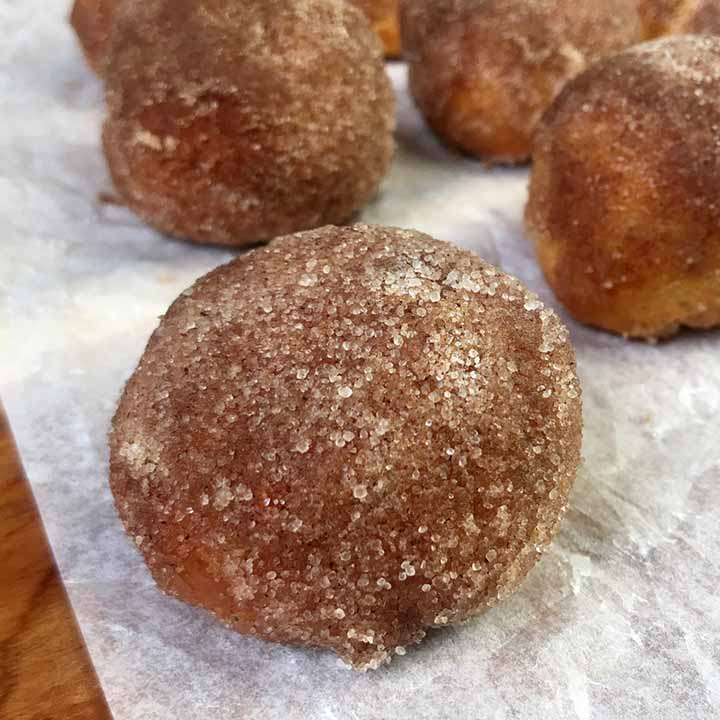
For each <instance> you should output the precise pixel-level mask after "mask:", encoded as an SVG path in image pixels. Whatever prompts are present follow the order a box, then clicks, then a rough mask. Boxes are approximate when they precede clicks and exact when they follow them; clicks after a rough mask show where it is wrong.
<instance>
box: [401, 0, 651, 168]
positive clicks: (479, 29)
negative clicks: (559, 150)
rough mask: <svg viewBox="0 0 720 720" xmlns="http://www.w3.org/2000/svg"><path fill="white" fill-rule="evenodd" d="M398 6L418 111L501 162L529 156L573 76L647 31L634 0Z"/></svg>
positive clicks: (459, 141) (455, 140) (459, 142)
mask: <svg viewBox="0 0 720 720" xmlns="http://www.w3.org/2000/svg"><path fill="white" fill-rule="evenodd" d="M400 12H401V28H402V35H403V46H404V52H405V56H406V57H407V59H408V61H409V66H410V90H411V92H412V95H413V97H414V99H415V102H416V104H417V105H418V107H419V109H420V110H421V112H422V113H423V115H424V116H425V118H426V120H427V121H428V123H429V125H430V126H431V127H432V128H433V130H434V131H435V132H436V133H437V134H438V136H439V137H440V138H441V139H443V140H444V141H445V142H447V143H448V144H450V145H452V146H455V147H457V148H459V149H461V150H463V151H464V152H467V153H470V154H472V155H475V156H478V157H481V158H483V159H485V160H489V161H493V162H519V161H523V160H526V159H527V158H528V156H529V155H530V150H531V143H532V133H533V130H534V127H535V125H536V123H537V121H538V120H539V118H540V115H541V114H542V112H543V111H544V110H545V109H546V108H547V107H548V105H550V103H551V102H552V100H553V99H554V98H555V97H556V96H557V94H558V93H559V92H560V90H561V89H562V87H563V86H564V85H565V83H566V82H567V81H568V80H569V79H570V78H572V77H574V76H575V75H577V74H578V73H580V72H582V71H583V70H584V69H585V68H586V67H587V65H588V64H589V63H590V62H592V61H593V60H595V59H596V58H598V57H601V56H603V55H606V54H609V53H611V52H614V51H617V50H620V49H622V48H625V47H627V46H628V45H630V44H632V43H633V42H636V41H638V40H639V39H640V38H641V28H640V21H639V18H638V15H637V10H636V7H635V4H634V0H609V1H605V0H604V1H603V2H577V1H576V0H560V2H558V1H557V0H403V1H402V2H401V4H400Z"/></svg>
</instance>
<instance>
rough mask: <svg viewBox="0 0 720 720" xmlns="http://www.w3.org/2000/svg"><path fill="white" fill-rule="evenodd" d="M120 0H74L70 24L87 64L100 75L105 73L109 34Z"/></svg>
mask: <svg viewBox="0 0 720 720" xmlns="http://www.w3.org/2000/svg"><path fill="white" fill-rule="evenodd" d="M121 2H122V0H75V4H74V5H73V9H72V12H71V14H70V24H71V25H72V27H73V29H74V30H75V34H76V35H77V38H78V40H79V42H80V46H81V48H82V50H83V53H84V54H85V59H86V60H87V62H88V65H90V67H91V68H92V69H93V70H94V71H95V72H96V73H97V74H98V75H100V76H102V75H104V73H105V65H106V64H107V59H108V52H109V49H110V34H111V32H112V27H113V23H114V22H115V15H116V13H117V10H118V8H119V7H120V3H121Z"/></svg>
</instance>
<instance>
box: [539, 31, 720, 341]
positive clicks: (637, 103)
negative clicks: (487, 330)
mask: <svg viewBox="0 0 720 720" xmlns="http://www.w3.org/2000/svg"><path fill="white" fill-rule="evenodd" d="M718 187H720V39H718V38H714V37H709V36H708V37H701V36H684V37H672V38H666V39H663V40H656V41H654V42H651V43H647V44H645V45H639V46H637V47H635V48H632V49H630V50H627V51H626V52H624V53H621V54H619V55H617V56H615V57H613V58H608V59H606V60H604V61H602V62H600V63H598V64H597V65H595V66H594V67H592V68H591V69H590V70H588V71H587V73H585V74H583V75H582V76H580V77H579V78H577V79H576V80H575V81H573V82H572V83H571V84H570V85H569V86H568V87H567V88H566V89H565V91H564V92H563V93H562V95H561V96H560V97H559V98H558V100H557V102H556V103H555V104H554V105H553V107H552V108H551V109H550V110H549V111H548V112H547V114H546V115H545V117H544V118H543V121H542V122H541V124H540V127H539V129H538V133H537V141H536V146H535V153H534V160H533V172H532V180H531V185H530V200H529V204H528V207H527V213H526V219H527V227H528V231H529V233H530V235H531V236H532V237H533V238H534V240H535V243H536V245H537V251H538V255H539V258H540V263H541V264H542V267H543V270H544V271H545V275H546V277H547V280H548V282H549V283H550V285H551V286H552V287H553V289H554V290H555V293H556V295H557V296H558V298H559V299H560V300H561V301H562V302H563V304H565V306H566V307H567V308H568V310H569V311H570V312H571V313H572V314H573V315H574V316H575V317H576V318H577V319H578V320H581V321H582V322H585V323H588V324H590V325H596V326H598V327H601V328H605V329H607V330H612V331H614V332H617V333H622V334H624V335H628V336H633V337H646V338H658V337H663V336H668V335H672V334H673V333H675V332H676V331H677V330H678V328H679V327H680V326H683V325H685V326H690V327H696V328H709V327H712V326H714V325H718V324H719V323H720V203H718Z"/></svg>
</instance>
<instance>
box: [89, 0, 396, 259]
mask: <svg viewBox="0 0 720 720" xmlns="http://www.w3.org/2000/svg"><path fill="white" fill-rule="evenodd" d="M106 80H107V100H108V107H109V117H108V120H107V122H106V124H105V128H104V133H103V138H104V147H105V153H106V156H107V159H108V163H109V166H110V170H111V173H112V176H113V180H114V181H115V184H116V187H117V189H118V192H119V193H120V194H121V195H122V197H123V200H124V201H125V202H126V203H127V204H128V206H129V207H130V208H131V209H132V210H134V211H135V212H137V213H138V214H139V215H140V216H142V217H143V218H144V219H145V220H147V221H148V222H149V223H150V224H152V225H154V226H155V227H156V228H158V229H160V230H162V231H164V232H167V233H170V234H172V235H177V236H180V237H184V238H187V239H191V240H195V241H197V242H212V243H221V244H227V245H247V244H251V243H255V242H258V241H263V240H268V239H270V238H272V237H275V236H276V235H279V234H283V233H287V232H292V231H295V230H301V229H305V228H309V227H315V226H318V225H323V224H325V223H328V222H332V223H341V222H345V221H346V220H348V219H349V218H350V217H351V216H352V215H353V214H354V213H355V212H356V211H357V210H359V209H360V208H361V207H362V206H363V205H364V204H365V203H366V202H368V201H369V200H370V199H371V198H372V197H373V195H374V194H375V193H376V192H377V189H378V187H379V184H380V182H381V180H382V178H383V176H384V174H385V172H386V170H387V168H388V166H389V164H390V162H391V159H392V156H393V152H394V140H393V137H392V135H393V130H394V126H395V118H394V111H395V101H394V97H393V92H392V88H391V86H390V81H389V79H388V77H387V75H386V73H385V70H384V67H383V62H382V52H381V48H380V43H379V41H378V39H377V37H376V36H375V35H374V33H373V32H372V31H371V30H370V28H369V27H368V24H367V21H366V19H365V18H364V17H363V15H362V13H361V12H360V11H359V10H358V9H356V8H354V7H352V6H350V5H348V4H346V3H344V2H341V0H262V1H261V0H250V1H249V2H243V3H238V2H235V1H233V0H172V2H170V0H126V1H125V2H124V3H123V5H122V7H121V9H120V12H119V14H118V18H117V21H116V25H115V29H114V32H113V41H112V52H111V60H110V63H109V65H108V71H107V78H106Z"/></svg>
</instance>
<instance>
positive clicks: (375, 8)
mask: <svg viewBox="0 0 720 720" xmlns="http://www.w3.org/2000/svg"><path fill="white" fill-rule="evenodd" d="M351 2H352V3H353V5H357V6H358V7H359V8H360V9H361V10H362V11H363V12H364V13H365V15H367V17H368V20H370V24H371V25H372V26H373V29H374V30H375V32H376V33H377V34H378V35H379V36H380V39H381V40H382V42H383V45H384V46H385V55H386V57H392V58H394V57H399V56H400V54H401V52H402V51H401V47H400V27H399V19H398V0H351Z"/></svg>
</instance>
